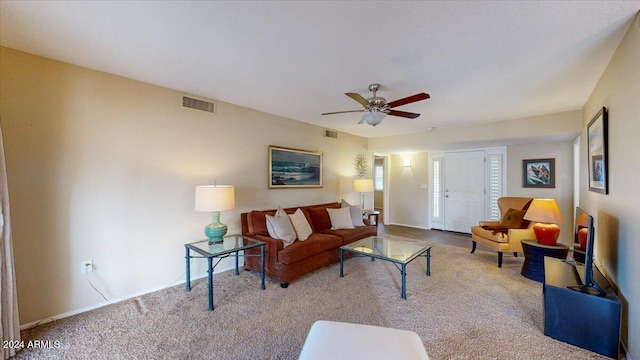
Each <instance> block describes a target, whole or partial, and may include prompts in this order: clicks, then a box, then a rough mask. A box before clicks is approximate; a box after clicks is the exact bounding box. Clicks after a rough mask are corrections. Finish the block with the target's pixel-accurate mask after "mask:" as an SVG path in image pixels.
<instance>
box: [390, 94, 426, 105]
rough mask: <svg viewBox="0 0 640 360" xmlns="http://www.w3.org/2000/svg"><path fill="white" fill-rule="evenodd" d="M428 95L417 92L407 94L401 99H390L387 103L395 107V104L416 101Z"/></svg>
mask: <svg viewBox="0 0 640 360" xmlns="http://www.w3.org/2000/svg"><path fill="white" fill-rule="evenodd" d="M430 97H431V96H429V94H426V93H419V94H415V95H411V96H407V97H406V98H402V99H398V100H395V101H392V102H390V103H388V104H387V105H389V107H390V108H394V107H397V106H402V105H406V104H410V103H412V102H416V101H420V100H426V99H428V98H430Z"/></svg>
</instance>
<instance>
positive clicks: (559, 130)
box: [369, 110, 582, 153]
mask: <svg viewBox="0 0 640 360" xmlns="http://www.w3.org/2000/svg"><path fill="white" fill-rule="evenodd" d="M581 128H582V111H581V110H574V111H565V112H560V113H556V114H547V115H540V116H531V117H526V118H520V119H513V120H506V121H495V122H490V123H484V124H478V125H473V126H465V127H450V128H440V129H435V130H433V131H424V132H417V133H413V134H406V135H395V136H383V137H377V138H371V139H369V149H371V150H372V151H377V152H380V153H384V152H386V151H390V152H393V151H395V152H397V151H413V152H417V151H435V150H459V149H470V148H482V147H491V146H504V145H509V144H514V143H523V142H529V143H537V142H539V141H549V139H554V140H561V139H562V140H567V139H572V138H575V137H576V136H577V135H578V134H579V133H580V129H581Z"/></svg>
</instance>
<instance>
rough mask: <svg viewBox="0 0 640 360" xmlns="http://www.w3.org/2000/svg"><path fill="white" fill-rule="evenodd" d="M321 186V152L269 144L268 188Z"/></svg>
mask: <svg viewBox="0 0 640 360" xmlns="http://www.w3.org/2000/svg"><path fill="white" fill-rule="evenodd" d="M314 187H317V188H320V187H322V152H319V151H309V150H299V149H291V148H285V147H279V146H269V188H270V189H286V188H314Z"/></svg>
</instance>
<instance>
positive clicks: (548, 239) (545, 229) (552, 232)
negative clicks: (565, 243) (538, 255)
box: [533, 223, 560, 245]
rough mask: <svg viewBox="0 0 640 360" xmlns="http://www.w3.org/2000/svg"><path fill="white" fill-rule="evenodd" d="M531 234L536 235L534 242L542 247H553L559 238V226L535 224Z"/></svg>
mask: <svg viewBox="0 0 640 360" xmlns="http://www.w3.org/2000/svg"><path fill="white" fill-rule="evenodd" d="M533 232H535V233H536V240H538V242H539V243H540V244H542V245H555V244H556V242H557V241H558V236H560V226H558V225H556V224H549V223H535V224H534V225H533Z"/></svg>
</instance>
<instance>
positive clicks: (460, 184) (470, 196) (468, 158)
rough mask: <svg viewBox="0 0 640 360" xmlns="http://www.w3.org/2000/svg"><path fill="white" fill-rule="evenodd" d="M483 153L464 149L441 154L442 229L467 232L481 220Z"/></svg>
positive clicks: (482, 212) (483, 200)
mask: <svg viewBox="0 0 640 360" xmlns="http://www.w3.org/2000/svg"><path fill="white" fill-rule="evenodd" d="M485 168H486V167H485V152H484V151H465V152H452V153H446V154H445V156H444V229H445V230H446V231H456V232H462V233H470V232H471V227H472V226H475V225H478V222H479V221H481V220H484V211H485V194H484V189H485V179H486V176H485Z"/></svg>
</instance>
